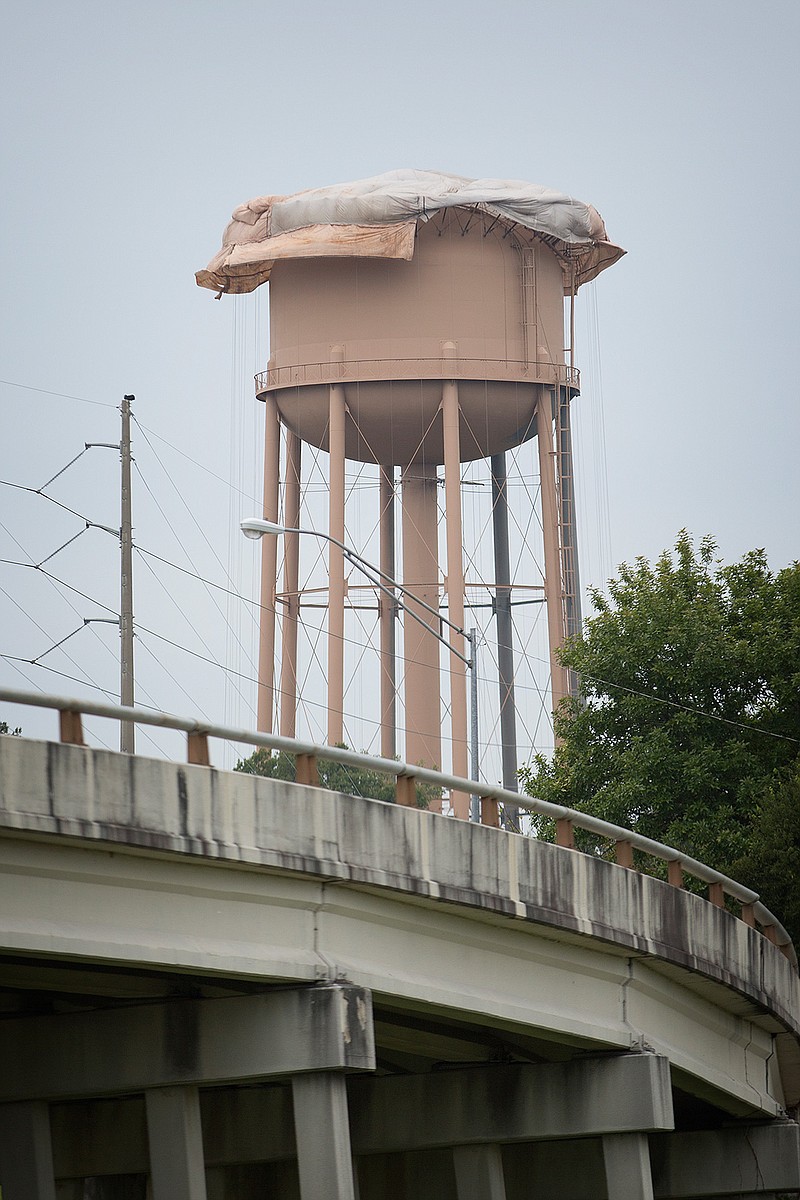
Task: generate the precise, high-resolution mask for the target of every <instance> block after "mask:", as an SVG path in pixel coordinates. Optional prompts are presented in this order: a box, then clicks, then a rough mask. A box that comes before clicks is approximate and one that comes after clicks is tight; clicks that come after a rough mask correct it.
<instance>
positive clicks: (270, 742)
mask: <svg viewBox="0 0 800 1200" xmlns="http://www.w3.org/2000/svg"><path fill="white" fill-rule="evenodd" d="M0 701H4V702H5V703H7V704H23V705H30V706H33V707H36V708H48V709H54V710H56V711H57V712H58V713H59V730H60V739H61V741H62V742H65V743H69V744H72V745H76V746H85V745H86V743H85V740H84V736H83V721H82V717H83V716H84V715H85V716H94V717H108V718H110V719H112V720H116V721H128V722H133V723H134V724H137V725H151V726H157V727H159V728H162V729H175V730H178V731H180V732H183V733H185V734H186V735H187V761H188V762H189V763H193V764H195V765H198V766H206V767H207V766H210V765H211V758H210V754H209V744H208V742H209V738H218V739H221V740H224V741H227V742H239V743H242V744H244V745H248V746H256V747H260V748H263V749H266V750H277V751H279V752H283V753H286V754H290V755H292V756H293V757H294V759H295V765H296V778H297V782H298V783H302V784H308V785H311V786H318V785H319V773H318V763H319V760H320V759H323V760H325V761H328V762H337V763H342V764H343V765H345V766H349V767H354V768H356V769H360V770H365V769H366V770H370V771H376V772H378V773H380V774H384V775H389V776H394V778H395V799H396V803H398V804H401V805H405V806H407V807H410V808H414V807H417V805H418V799H417V787H418V786H419V785H422V786H426V785H427V786H432V787H433V788H435V789H437V790H441V791H442V792H462V793H463V792H466V793H468V794H471V795H477V796H479V797H480V813H481V824H483V825H488V826H493V827H495V828H497V827H498V826H499V824H500V807H501V805H506V804H507V805H509V806H513V807H515V808H520V809H523V810H524V811H526V812H528V813H532V814H536V815H538V816H543V817H549V818H551V819H552V820H554V821H555V825H556V843H557V845H559V846H561V847H564V848H567V849H570V850H575V840H574V835H575V829H576V828H577V829H583V830H585V831H586V832H587V833H591V834H594V835H596V836H597V837H600V838H603V839H605V840H606V841H607V842H611V843H612V844H613V846H614V855H615V859H616V862H617V864H618V865H619V866H621V867H626V868H628V869H630V870H640V869H641V868H640V867H639V866H637V865H636V863H635V862H634V857H633V852H634V850H638V851H640V852H641V853H642V854H644V855H646V856H647V857H649V858H652V859H656V860H657V861H660V862H663V863H666V866H667V882H668V883H669V884H671V885H672V886H673V887H677V888H680V887H683V884H684V877H685V876H686V875H689V876H692V877H693V878H695V879H699V880H700V881H701V882H703V883H705V884H706V885H707V887H708V900H709V901H710V902H711V903H712V904H714V905H717V906H718V907H720V908H722V907H724V906H725V898H726V897H730V898H731V899H733V900H734V901H736V902H737V903H738V905H739V906H740V919H741V920H742V921H743V922H744V923H745V924H746V925H749V926H750V927H751V928H760V930H761V932H762V934H763V935H764V937H766V938H767V940H768V941H770V942H772V943H773V944H774V945H776V946H778V947H779V948H780V950H781V951H782V952H783V953H784V954H785V956H786V957H787V958H788V959H789V961H790V962H791V963H792V965H793V966H794V967H795V969H796V968H797V955H796V953H795V950H794V946H793V945H792V940H791V938H790V936H789V934H788V933H787V931H786V930H785V929H784V927H783V925H782V924H781V922H780V921H779V920H778V918H777V917H776V916H775V915H774V914H773V913H771V912H770V910H769V909H768V908H767V907H766V906H765V905H764V904H762V903H761V901H760V900H759V898H758V893H757V892H753V891H751V890H750V888H746V887H744V885H743V884H741V883H737V882H736V880H734V879H731V878H729V876H727V875H723V874H722V873H721V872H719V871H715V870H714V869H713V868H712V867H707V866H706V865H705V863H701V862H699V861H698V860H697V859H695V858H691V857H690V856H689V855H686V854H683V853H681V851H680V850H676V849H675V848H674V847H672V846H666V845H664V844H663V843H662V842H656V841H653V840H652V839H651V838H647V837H643V836H642V835H641V834H639V833H636V832H635V831H634V830H632V829H625V828H623V827H622V826H620V825H613V824H611V823H610V822H608V821H602V820H600V818H599V817H593V816H591V815H590V814H588V813H583V812H578V811H577V810H576V809H572V808H565V807H563V806H562V805H560V804H551V803H550V802H549V801H547V800H540V799H538V798H537V797H535V796H526V795H520V794H519V793H517V792H509V791H506V790H505V789H504V788H501V787H498V786H497V785H495V784H489V783H480V782H478V781H476V780H467V779H461V778H459V777H458V776H456V775H449V774H447V773H446V772H443V771H433V770H429V769H428V768H427V767H420V766H410V765H409V764H408V763H404V762H400V761H398V760H395V759H389V758H378V757H375V756H373V755H369V754H358V753H356V751H354V750H347V749H345V748H344V747H340V746H320V745H317V744H316V743H314V742H305V741H302V740H301V739H299V738H287V737H281V736H280V735H279V734H273V733H256V732H254V731H253V730H249V729H234V728H231V727H229V726H224V725H215V724H211V723H210V722H208V721H201V720H198V719H196V718H194V717H178V716H174V715H173V714H171V713H165V712H158V711H154V710H152V709H147V708H123V707H122V706H121V705H119V704H109V703H106V702H100V701H95V700H76V699H73V698H70V697H65V696H54V695H48V694H46V693H44V692H26V691H18V690H16V689H14V688H0ZM367 798H369V797H367ZM423 806H424V805H423Z"/></svg>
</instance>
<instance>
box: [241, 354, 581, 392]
mask: <svg viewBox="0 0 800 1200" xmlns="http://www.w3.org/2000/svg"><path fill="white" fill-rule="evenodd" d="M484 367H485V368H486V369H487V370H488V371H489V372H490V373H494V374H498V373H499V374H498V377H502V378H504V379H505V378H508V379H509V380H511V381H513V380H515V379H519V380H522V381H525V380H529V381H532V382H535V381H536V380H537V379H545V378H547V379H549V381H550V382H558V383H562V384H568V385H569V386H571V387H576V388H577V387H579V386H580V371H579V370H578V368H577V367H573V366H570V364H569V363H557V362H550V361H548V362H539V361H533V360H529V359H511V358H487V357H476V356H474V355H470V356H465V357H456V358H446V357H444V356H443V355H428V356H422V357H411V356H405V357H404V356H402V355H396V356H393V357H388V358H347V359H341V360H330V359H328V360H326V361H324V362H307V363H302V362H301V363H284V364H280V365H278V364H275V365H273V366H270V367H267V368H266V370H264V371H259V372H257V374H256V375H255V383H256V391H266V390H269V389H270V388H271V387H280V386H282V384H281V380H287V381H297V379H304V380H305V381H306V382H326V381H329V380H335V379H339V378H345V379H346V377H347V375H348V374H350V373H352V372H355V373H356V374H358V373H359V372H366V373H367V374H369V373H370V372H387V371H388V370H389V368H393V369H394V368H396V369H399V370H400V371H401V372H402V370H403V369H404V368H405V369H409V370H410V369H411V368H413V372H412V375H413V377H416V376H417V375H420V374H421V375H423V376H426V375H427V376H429V377H430V378H434V379H441V378H447V377H448V376H450V375H452V376H454V377H456V378H459V379H461V378H469V377H472V376H475V377H477V378H480V377H481V376H482V375H483V374H484V372H483V370H481V368H484ZM381 377H382V376H381ZM387 377H388V376H387ZM409 377H412V376H409Z"/></svg>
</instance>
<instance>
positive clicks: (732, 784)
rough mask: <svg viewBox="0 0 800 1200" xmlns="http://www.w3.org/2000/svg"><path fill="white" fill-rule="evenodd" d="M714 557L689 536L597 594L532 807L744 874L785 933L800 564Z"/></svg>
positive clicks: (566, 653)
mask: <svg viewBox="0 0 800 1200" xmlns="http://www.w3.org/2000/svg"><path fill="white" fill-rule="evenodd" d="M715 555H716V545H715V543H714V542H713V540H711V539H710V538H706V539H704V540H703V541H701V542H700V544H699V545H698V546H697V547H695V545H694V543H693V541H692V539H691V537H690V536H689V534H687V533H686V532H685V531H684V532H682V533H681V534H680V535H679V537H678V539H677V542H676V545H675V549H674V551H673V552H665V553H664V554H662V555H661V557H660V558H659V559H658V560H657V561H656V562H655V563H654V564H651V563H649V562H648V561H647V560H646V559H644V558H638V559H637V560H636V561H635V563H634V564H633V565H632V566H629V565H628V564H624V563H623V565H622V566H621V567H620V568H619V571H618V575H617V577H616V578H615V579H612V580H611V581H610V582H609V592H608V596H605V595H603V594H602V593H601V592H599V591H597V590H595V591H594V592H593V593H592V596H591V598H592V604H593V607H594V610H595V612H594V616H592V617H591V618H590V619H589V620H588V621H587V623H586V629H585V632H584V634H583V636H582V637H578V638H574V639H572V640H571V641H570V642H568V643H567V645H566V646H565V647H564V649H563V652H562V660H563V662H564V664H565V665H566V666H567V667H569V668H570V669H571V670H573V671H575V672H576V674H577V676H578V679H579V681H580V690H581V694H580V696H579V697H577V698H569V699H567V700H565V701H563V702H562V703H561V705H560V706H559V709H558V712H557V713H556V717H555V729H556V733H557V735H558V737H559V738H560V739H561V744H560V745H559V747H558V749H557V750H556V752H555V755H554V756H553V758H552V760H547V759H545V758H544V757H541V756H539V757H537V758H536V759H535V760H534V763H533V764H532V766H531V767H529V768H527V769H525V770H523V771H522V772H521V776H522V779H523V783H524V786H525V789H526V790H527V791H528V792H529V793H530V794H531V795H536V796H540V797H542V798H544V799H546V800H552V801H555V802H556V803H559V804H566V805H569V806H570V807H573V808H577V809H580V810H582V811H584V812H591V813H593V814H594V815H596V816H599V817H602V818H604V819H605V820H608V821H613V822H615V823H617V824H619V825H625V826H628V827H629V828H633V829H636V830H637V831H639V832H640V833H642V834H645V835H646V836H648V837H652V838H655V839H657V840H658V841H662V842H667V843H669V844H671V845H674V846H676V847H677V848H678V849H681V850H683V851H684V852H685V853H687V854H690V855H692V856H694V857H695V858H699V859H701V860H703V861H705V862H707V863H708V864H709V865H710V866H714V867H716V868H717V869H718V870H721V871H723V872H725V873H727V874H731V875H734V876H735V877H737V878H738V879H739V880H740V881H741V882H742V883H746V884H748V885H750V886H752V887H753V888H754V890H756V891H758V892H760V893H761V895H762V897H763V899H764V902H765V903H766V904H767V905H768V906H770V907H772V904H773V901H774V903H775V906H776V907H775V911H776V913H777V915H778V916H780V917H782V918H784V919H785V922H786V923H787V928H788V927H789V925H788V921H789V919H790V914H789V912H788V910H787V909H786V906H785V903H783V904H782V901H785V898H786V896H787V895H788V894H789V892H790V891H791V890H792V889H794V890H797V887H798V885H800V876H798V874H797V871H796V866H797V863H798V858H800V821H798V820H797V819H795V820H794V821H793V822H792V823H791V826H790V827H789V826H787V825H786V823H785V822H784V829H785V830H786V838H784V839H780V838H777V837H776V835H775V830H774V821H775V819H776V813H778V812H781V813H784V814H785V813H786V812H788V809H789V807H790V800H789V799H787V797H788V796H789V795H790V794H792V792H791V789H792V787H794V788H795V789H796V788H797V776H796V771H797V763H798V752H799V751H800V563H794V564H793V565H792V566H790V567H787V568H786V569H784V570H782V571H779V572H777V573H773V572H772V571H771V570H770V569H769V567H768V565H767V561H766V556H765V555H764V553H763V551H761V550H754V551H751V552H750V553H749V554H746V555H745V556H744V558H743V559H742V560H741V561H740V562H738V563H735V564H734V565H732V566H724V565H722V564H721V563H720V562H719V561H718V560H717V559H716V557H715ZM792 780H794V783H792ZM795 794H796V793H795ZM778 843H779V844H778ZM768 846H771V847H772V850H771V851H770V852H767V847H768ZM782 909H783V911H782ZM798 915H800V914H798ZM793 919H794V918H793ZM795 928H796V930H797V932H798V934H800V921H799V922H798V923H797V924H796V925H795Z"/></svg>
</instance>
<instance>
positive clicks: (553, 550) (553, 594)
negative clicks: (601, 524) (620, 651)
mask: <svg viewBox="0 0 800 1200" xmlns="http://www.w3.org/2000/svg"><path fill="white" fill-rule="evenodd" d="M538 393H539V395H538V403H537V406H536V441H537V443H538V447H539V476H540V479H541V495H542V532H543V535H544V594H545V601H546V603H547V634H548V640H549V643H550V681H551V698H552V699H551V703H552V708H553V711H554V712H555V710H556V708H557V707H558V704H559V702H560V701H561V699H562V698H563V697H564V696H565V695H566V694H567V679H566V675H567V673H566V671H565V670H564V668H563V667H562V666H561V663H560V662H559V661H558V656H557V654H556V651H557V650H558V647H559V646H560V645H561V644H562V642H563V641H564V611H563V603H562V585H561V544H560V543H561V539H560V537H559V528H558V504H557V502H556V471H555V449H554V447H553V404H552V398H551V392H550V389H549V388H546V387H544V386H542V385H538Z"/></svg>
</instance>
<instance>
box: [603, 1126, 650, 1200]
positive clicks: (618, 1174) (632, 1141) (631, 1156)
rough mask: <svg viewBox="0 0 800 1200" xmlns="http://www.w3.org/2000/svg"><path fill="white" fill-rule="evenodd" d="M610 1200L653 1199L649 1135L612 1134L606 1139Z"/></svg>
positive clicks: (604, 1151)
mask: <svg viewBox="0 0 800 1200" xmlns="http://www.w3.org/2000/svg"><path fill="white" fill-rule="evenodd" d="M603 1162H604V1166H605V1172H606V1188H607V1189H608V1200H653V1178H652V1174H651V1171H650V1150H649V1146H648V1140H647V1134H646V1133H612V1134H606V1136H605V1137H604V1138H603Z"/></svg>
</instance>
